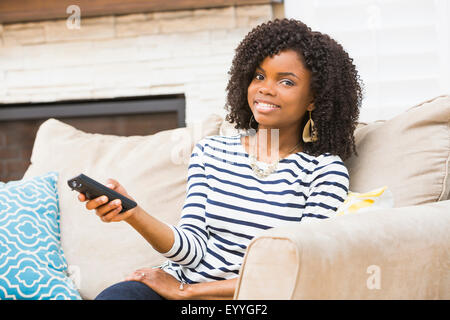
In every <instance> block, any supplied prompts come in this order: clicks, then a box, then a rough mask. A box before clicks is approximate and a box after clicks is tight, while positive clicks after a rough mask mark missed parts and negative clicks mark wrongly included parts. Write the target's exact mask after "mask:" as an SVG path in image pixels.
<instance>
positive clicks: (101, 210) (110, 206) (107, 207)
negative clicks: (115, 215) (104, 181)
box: [95, 199, 122, 217]
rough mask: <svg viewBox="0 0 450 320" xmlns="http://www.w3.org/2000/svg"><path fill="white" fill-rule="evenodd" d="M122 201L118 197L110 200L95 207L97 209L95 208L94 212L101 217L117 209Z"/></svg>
mask: <svg viewBox="0 0 450 320" xmlns="http://www.w3.org/2000/svg"><path fill="white" fill-rule="evenodd" d="M121 205H122V202H121V201H120V200H119V199H116V200H114V201H110V202H108V203H106V204H104V205H102V206H100V207H97V209H95V213H96V214H97V215H98V216H99V217H103V216H105V215H106V214H108V213H109V212H111V211H113V210H115V209H117V208H118V207H121Z"/></svg>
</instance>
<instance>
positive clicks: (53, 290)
mask: <svg viewBox="0 0 450 320" xmlns="http://www.w3.org/2000/svg"><path fill="white" fill-rule="evenodd" d="M57 180H58V174H57V173H56V172H49V173H47V174H44V175H42V176H37V177H33V178H30V179H23V180H20V181H11V182H8V183H6V184H3V183H2V184H1V185H0V300H5V299H6V300H10V299H13V300H16V299H20V300H23V299H33V300H41V299H42V300H48V299H65V300H70V299H75V300H79V299H81V297H80V295H79V294H78V292H77V290H76V288H75V285H74V283H73V282H72V280H71V279H69V278H68V277H67V274H66V272H67V262H66V259H65V258H64V252H63V250H62V248H61V243H60V228H59V206H58V190H57V188H56V184H57Z"/></svg>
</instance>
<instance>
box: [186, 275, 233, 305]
mask: <svg viewBox="0 0 450 320" xmlns="http://www.w3.org/2000/svg"><path fill="white" fill-rule="evenodd" d="M237 279H238V278H234V279H229V280H221V281H212V282H203V283H195V284H190V285H186V287H185V289H184V290H186V298H187V299H191V300H231V299H233V296H234V290H235V288H236V284H237Z"/></svg>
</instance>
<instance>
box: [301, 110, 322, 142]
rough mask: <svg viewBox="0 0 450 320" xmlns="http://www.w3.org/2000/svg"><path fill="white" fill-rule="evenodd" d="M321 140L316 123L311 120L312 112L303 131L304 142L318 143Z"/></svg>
mask: <svg viewBox="0 0 450 320" xmlns="http://www.w3.org/2000/svg"><path fill="white" fill-rule="evenodd" d="M317 140H319V137H318V133H317V128H316V127H315V126H314V121H313V120H312V119H311V111H310V112H309V120H308V122H307V123H306V124H305V128H304V129H303V141H304V142H316V141H317Z"/></svg>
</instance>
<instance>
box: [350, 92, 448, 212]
mask: <svg viewBox="0 0 450 320" xmlns="http://www.w3.org/2000/svg"><path fill="white" fill-rule="evenodd" d="M449 125H450V97H449V96H446V95H444V96H439V97H436V98H434V99H432V100H428V101H425V102H423V103H421V104H419V105H416V106H414V107H412V108H410V109H408V110H407V111H406V112H403V113H401V114H400V115H398V116H396V117H394V118H392V119H390V120H383V121H375V122H373V123H360V124H359V126H358V127H357V129H356V130H355V140H356V148H357V152H358V156H352V157H351V158H349V159H348V160H347V161H346V162H345V164H346V165H347V168H348V170H349V175H350V190H352V191H355V192H366V191H367V190H372V189H374V188H377V187H380V186H385V185H386V186H388V188H389V190H391V192H392V193H393V196H394V206H395V207H404V206H410V205H417V204H423V203H428V202H435V201H440V200H446V199H448V197H449V191H450V178H449V171H450V167H449V166H450V127H449Z"/></svg>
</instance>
